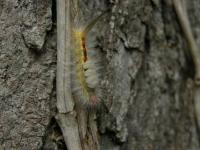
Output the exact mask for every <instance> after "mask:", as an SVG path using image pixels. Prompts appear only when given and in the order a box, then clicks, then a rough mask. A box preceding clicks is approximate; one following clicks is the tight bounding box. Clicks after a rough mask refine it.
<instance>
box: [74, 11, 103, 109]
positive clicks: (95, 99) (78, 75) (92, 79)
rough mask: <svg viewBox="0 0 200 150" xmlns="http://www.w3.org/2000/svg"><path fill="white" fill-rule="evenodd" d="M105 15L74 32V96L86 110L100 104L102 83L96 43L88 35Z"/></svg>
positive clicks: (75, 29)
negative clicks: (100, 83) (99, 88)
mask: <svg viewBox="0 0 200 150" xmlns="http://www.w3.org/2000/svg"><path fill="white" fill-rule="evenodd" d="M104 14H106V12H105V13H102V14H101V15H100V16H98V17H96V18H95V19H94V20H93V21H91V22H90V23H89V24H88V25H87V26H86V27H85V28H80V27H78V28H73V30H72V37H73V46H72V50H71V55H72V56H71V60H72V64H73V65H72V68H71V70H72V76H71V78H72V80H71V81H72V82H71V84H72V85H71V86H72V87H71V89H72V95H73V97H74V99H75V101H76V102H77V103H78V104H80V105H82V106H84V107H86V108H96V107H97V106H98V105H99V103H100V95H99V94H98V93H99V92H98V91H97V90H98V84H99V82H100V79H99V77H100V75H99V70H100V68H101V67H100V65H99V62H100V59H99V58H98V56H97V54H96V53H95V47H94V46H92V44H93V42H94V41H89V40H88V39H89V38H88V33H89V31H90V30H91V29H92V27H93V26H94V25H95V24H96V23H97V21H98V20H99V19H100V18H101V17H102V16H104Z"/></svg>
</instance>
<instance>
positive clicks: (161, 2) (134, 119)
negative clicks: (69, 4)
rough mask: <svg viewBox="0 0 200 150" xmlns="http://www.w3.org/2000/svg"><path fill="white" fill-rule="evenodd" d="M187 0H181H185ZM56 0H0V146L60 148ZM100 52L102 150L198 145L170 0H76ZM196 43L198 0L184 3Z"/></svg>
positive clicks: (188, 69)
mask: <svg viewBox="0 0 200 150" xmlns="http://www.w3.org/2000/svg"><path fill="white" fill-rule="evenodd" d="M185 1H186V0H185ZM55 5H56V3H55V1H53V3H52V1H51V0H37V1H35V0H0V149H1V147H2V148H4V149H6V150H7V149H12V148H13V149H24V150H26V149H39V148H43V149H50V148H52V149H55V148H58V149H66V147H65V146H64V145H63V139H62V137H61V132H60V129H59V127H58V125H57V124H56V123H55V119H51V118H52V116H53V115H54V112H55V105H56V102H55V82H54V81H55V70H56V26H55V24H54V23H55V16H56V14H55V12H56V10H55V9H56V7H55ZM80 6H81V8H83V10H84V14H83V15H84V18H83V21H86V22H87V21H88V20H89V18H93V17H95V16H96V13H99V12H100V11H101V12H102V11H103V10H105V9H107V8H109V9H111V13H110V15H109V16H108V17H107V18H105V19H104V20H103V21H102V22H101V23H100V24H98V25H97V27H96V28H95V29H94V30H93V32H92V36H94V38H96V41H97V46H98V47H99V50H100V52H101V53H102V56H103V62H105V64H104V71H103V72H104V73H103V79H102V83H101V86H102V90H103V95H102V98H103V104H102V107H101V109H99V110H98V113H97V116H98V118H97V120H98V127H99V133H100V137H101V148H102V150H132V149H134V150H161V149H163V150H165V149H166V150H175V149H178V150H198V149H200V148H199V138H198V132H197V126H196V122H195V115H194V106H193V99H192V83H191V82H190V80H188V78H192V77H193V74H194V70H193V65H192V63H191V60H190V57H189V55H188V53H187V52H188V51H187V48H188V47H187V44H186V41H185V39H184V36H183V35H182V32H181V28H180V25H179V23H178V20H177V18H176V14H175V12H174V9H173V7H172V5H171V2H170V0H123V1H122V0H121V1H120V0H118V1H117V0H116V1H106V0H105V1H102V0H83V1H82V3H81V4H80ZM185 6H186V7H187V10H188V14H189V17H190V18H189V19H190V21H191V25H192V27H193V31H194V35H195V37H196V40H197V43H198V44H199V46H200V36H199V35H200V33H199V32H200V27H199V25H200V18H199V16H200V12H199V8H200V1H198V0H191V1H186V4H185Z"/></svg>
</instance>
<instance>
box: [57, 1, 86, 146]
mask: <svg viewBox="0 0 200 150" xmlns="http://www.w3.org/2000/svg"><path fill="white" fill-rule="evenodd" d="M70 1H71V0H57V77H56V80H57V81H56V86H57V87H56V88H57V108H58V114H57V116H56V119H57V121H58V124H59V126H60V128H61V130H62V133H63V136H64V140H65V143H66V145H67V149H68V150H82V147H81V141H80V138H79V131H78V124H77V120H76V113H75V111H74V102H73V100H72V95H71V83H70V82H71V80H70V79H71V75H70V72H71V71H70V65H68V64H69V63H70V48H71V46H70V43H71V26H70V24H71V23H70ZM61 62H62V63H61Z"/></svg>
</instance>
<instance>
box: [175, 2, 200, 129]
mask: <svg viewBox="0 0 200 150" xmlns="http://www.w3.org/2000/svg"><path fill="white" fill-rule="evenodd" d="M173 4H174V8H175V11H176V13H177V16H178V19H179V22H180V25H181V27H182V30H183V32H184V34H185V38H186V39H187V42H188V45H189V47H190V52H191V55H192V59H193V62H194V65H195V79H194V83H195V88H194V103H195V112H196V117H197V122H198V127H199V128H200V50H199V48H198V46H197V43H196V42H195V39H194V36H193V34H192V29H191V26H190V22H189V20H188V17H187V13H186V10H185V12H184V10H183V4H182V2H181V1H180V0H173Z"/></svg>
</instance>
